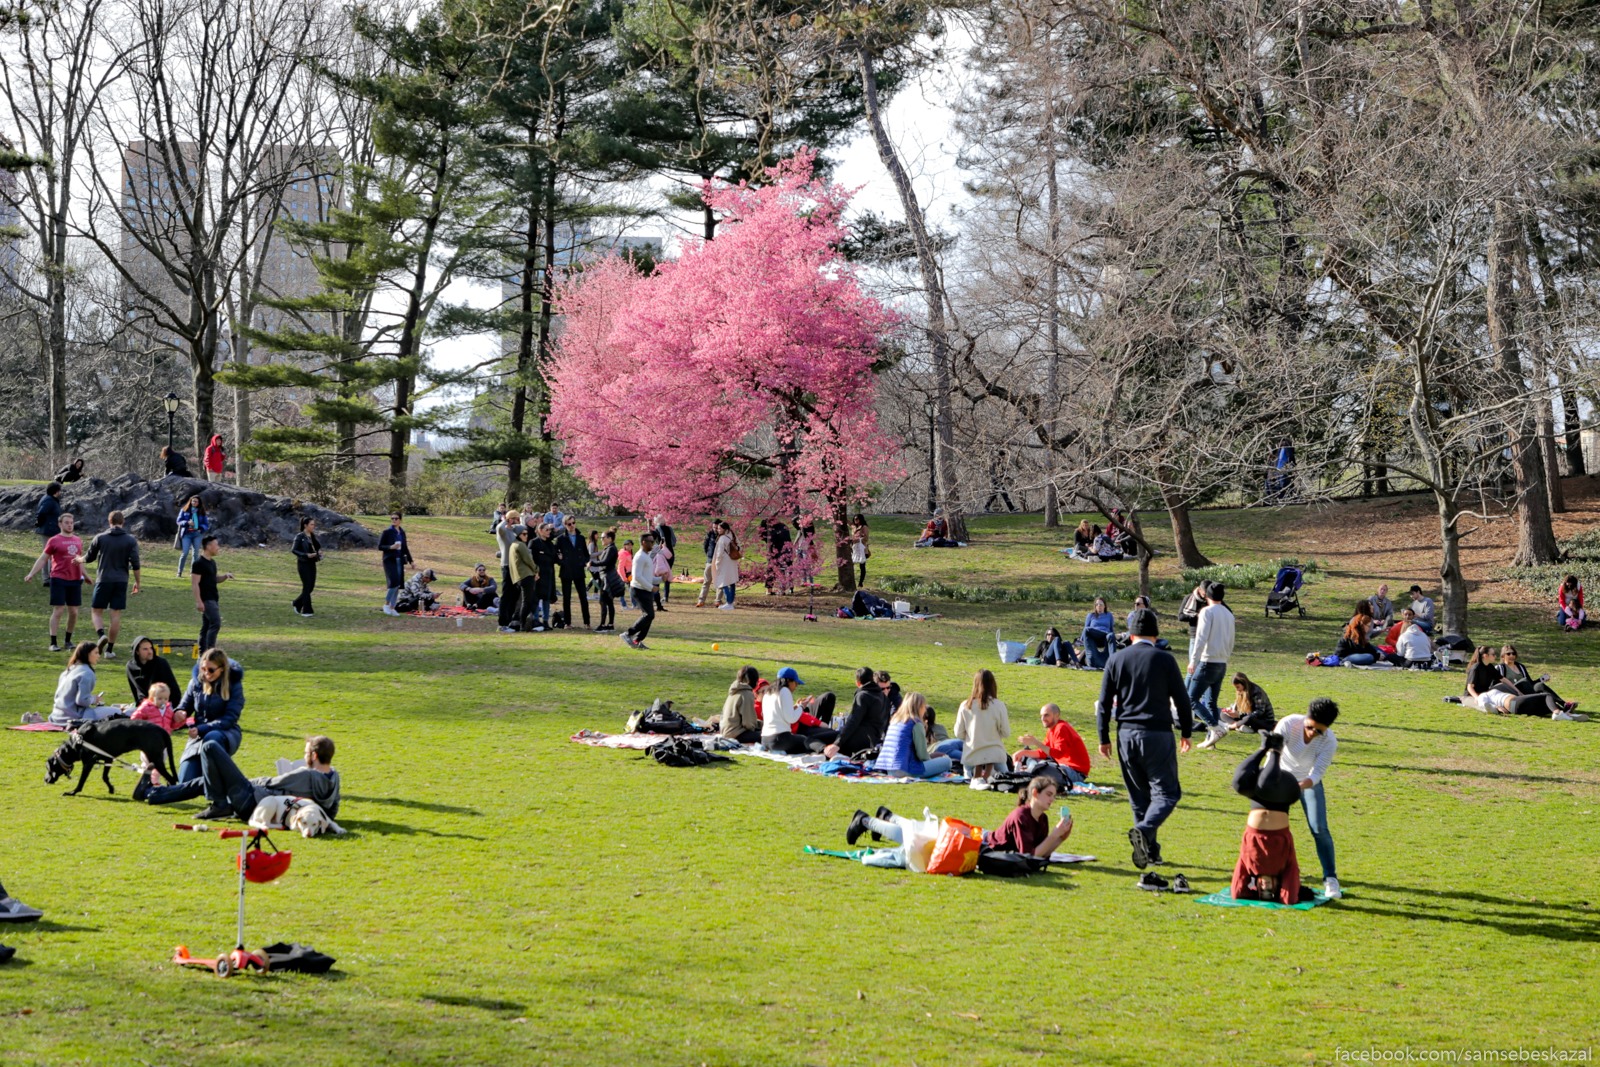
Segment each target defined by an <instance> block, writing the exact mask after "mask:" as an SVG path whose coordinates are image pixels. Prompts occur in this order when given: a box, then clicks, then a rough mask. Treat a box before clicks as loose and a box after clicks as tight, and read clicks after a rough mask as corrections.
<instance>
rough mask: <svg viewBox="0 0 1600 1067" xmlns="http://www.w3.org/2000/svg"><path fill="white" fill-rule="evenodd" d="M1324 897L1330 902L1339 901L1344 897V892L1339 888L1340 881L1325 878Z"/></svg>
mask: <svg viewBox="0 0 1600 1067" xmlns="http://www.w3.org/2000/svg"><path fill="white" fill-rule="evenodd" d="M1322 895H1323V896H1325V897H1327V898H1328V899H1329V900H1338V899H1339V898H1340V897H1342V896H1344V890H1343V889H1341V888H1340V887H1339V879H1337V878H1324V879H1323V880H1322Z"/></svg>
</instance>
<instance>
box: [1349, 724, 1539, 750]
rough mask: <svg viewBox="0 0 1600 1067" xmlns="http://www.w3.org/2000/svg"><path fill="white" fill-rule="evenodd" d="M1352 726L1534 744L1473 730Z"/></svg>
mask: <svg viewBox="0 0 1600 1067" xmlns="http://www.w3.org/2000/svg"><path fill="white" fill-rule="evenodd" d="M1350 725H1351V726H1361V727H1365V728H1367V729H1371V730H1399V731H1400V732H1402V733H1407V734H1438V735H1440V736H1441V737H1476V738H1478V739H1479V740H1482V741H1501V742H1505V741H1510V742H1513V743H1515V744H1518V745H1531V744H1532V743H1533V742H1531V741H1529V740H1528V739H1527V738H1526V737H1506V736H1502V735H1500V734H1480V733H1475V732H1473V731H1471V730H1429V729H1426V728H1425V727H1421V726H1401V725H1399V724H1398V723H1392V722H1353V723H1351V724H1350ZM1339 743H1340V744H1341V745H1342V744H1345V743H1346V739H1345V738H1344V737H1343V736H1341V737H1340V738H1339Z"/></svg>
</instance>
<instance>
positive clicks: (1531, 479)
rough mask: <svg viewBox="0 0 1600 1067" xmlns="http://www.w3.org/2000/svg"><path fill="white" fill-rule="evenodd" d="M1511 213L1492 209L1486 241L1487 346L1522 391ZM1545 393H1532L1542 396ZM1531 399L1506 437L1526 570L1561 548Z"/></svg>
mask: <svg viewBox="0 0 1600 1067" xmlns="http://www.w3.org/2000/svg"><path fill="white" fill-rule="evenodd" d="M1521 244H1522V242H1521V240H1520V232H1519V228H1518V223H1517V217H1516V213H1515V212H1514V211H1513V210H1512V208H1511V206H1510V205H1509V204H1505V203H1499V204H1496V205H1495V208H1494V230H1493V232H1492V234H1491V235H1490V240H1489V263H1488V268H1489V300H1488V312H1489V314H1488V320H1489V321H1488V325H1489V343H1490V345H1491V346H1492V347H1493V348H1494V352H1495V358H1496V361H1497V362H1498V364H1499V367H1500V372H1501V375H1502V377H1503V379H1504V382H1505V386H1506V388H1509V389H1515V390H1517V391H1518V392H1519V393H1521V392H1525V391H1526V385H1525V379H1524V376H1523V372H1522V360H1521V358H1520V356H1519V354H1518V349H1517V297H1516V293H1515V290H1514V286H1513V275H1514V271H1515V263H1514V260H1515V257H1517V256H1518V255H1519V254H1520V252H1521ZM1543 392H1544V389H1543V388H1541V389H1538V390H1536V393H1543ZM1532 403H1533V400H1532V398H1529V399H1528V400H1527V401H1526V402H1524V403H1521V404H1517V405H1515V406H1514V407H1512V408H1509V409H1508V410H1507V413H1506V420H1505V428H1506V435H1507V438H1508V441H1509V443H1510V447H1511V459H1512V466H1513V468H1514V470H1515V471H1516V493H1517V499H1516V508H1517V554H1516V556H1515V557H1514V558H1513V560H1512V563H1513V564H1514V565H1519V566H1531V565H1534V564H1541V563H1554V562H1555V561H1556V558H1557V556H1559V555H1560V550H1559V549H1558V548H1557V547H1556V535H1555V530H1554V528H1553V527H1552V526H1551V524H1550V498H1549V489H1548V487H1547V486H1546V483H1545V472H1544V457H1543V450H1542V449H1541V448H1540V447H1539V437H1538V433H1537V431H1536V428H1535V419H1534V413H1533V410H1532Z"/></svg>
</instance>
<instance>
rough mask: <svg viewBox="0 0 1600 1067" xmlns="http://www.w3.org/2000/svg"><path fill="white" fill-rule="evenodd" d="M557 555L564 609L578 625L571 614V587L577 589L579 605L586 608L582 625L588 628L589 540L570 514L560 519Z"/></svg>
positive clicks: (572, 621) (572, 624)
mask: <svg viewBox="0 0 1600 1067" xmlns="http://www.w3.org/2000/svg"><path fill="white" fill-rule="evenodd" d="M556 558H557V560H558V561H559V562H560V566H561V610H562V612H563V613H564V614H565V615H566V616H567V625H568V626H576V625H577V620H576V619H574V618H573V617H572V590H573V588H574V587H576V588H577V590H578V606H579V607H581V608H582V609H583V627H584V629H586V630H587V629H588V628H589V590H588V585H589V542H588V541H586V540H584V536H583V534H582V533H581V532H579V530H578V520H577V519H575V518H573V517H572V516H571V515H568V516H566V517H565V518H564V519H562V520H561V536H560V537H558V538H557V539H556Z"/></svg>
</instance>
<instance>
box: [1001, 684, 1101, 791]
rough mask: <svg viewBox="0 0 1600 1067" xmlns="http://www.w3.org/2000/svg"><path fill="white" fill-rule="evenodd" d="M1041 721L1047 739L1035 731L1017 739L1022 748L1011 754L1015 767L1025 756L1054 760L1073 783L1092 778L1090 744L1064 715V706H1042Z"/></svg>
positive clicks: (1020, 763)
mask: <svg viewBox="0 0 1600 1067" xmlns="http://www.w3.org/2000/svg"><path fill="white" fill-rule="evenodd" d="M1039 722H1040V723H1041V724H1042V725H1043V726H1044V740H1043V741H1040V740H1039V739H1038V738H1037V737H1035V736H1033V735H1032V734H1023V735H1022V740H1021V741H1020V742H1018V743H1019V744H1021V745H1022V746H1023V747H1022V748H1020V749H1018V750H1017V751H1016V752H1013V753H1012V754H1011V763H1012V765H1013V766H1018V767H1020V766H1021V765H1022V761H1023V760H1024V759H1039V760H1042V759H1053V760H1055V761H1056V762H1057V763H1059V764H1061V766H1062V768H1063V769H1064V770H1065V771H1066V772H1067V780H1068V781H1070V782H1071V783H1072V784H1073V785H1077V784H1079V783H1080V782H1085V781H1088V779H1089V746H1087V745H1085V744H1084V743H1083V738H1082V737H1081V736H1079V734H1078V731H1076V730H1074V729H1073V728H1072V724H1071V723H1069V722H1068V721H1067V720H1065V719H1063V718H1062V717H1061V708H1060V707H1058V706H1057V705H1055V704H1046V705H1045V706H1044V707H1042V708H1040V709H1039Z"/></svg>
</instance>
